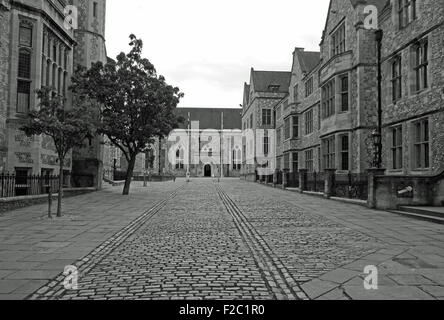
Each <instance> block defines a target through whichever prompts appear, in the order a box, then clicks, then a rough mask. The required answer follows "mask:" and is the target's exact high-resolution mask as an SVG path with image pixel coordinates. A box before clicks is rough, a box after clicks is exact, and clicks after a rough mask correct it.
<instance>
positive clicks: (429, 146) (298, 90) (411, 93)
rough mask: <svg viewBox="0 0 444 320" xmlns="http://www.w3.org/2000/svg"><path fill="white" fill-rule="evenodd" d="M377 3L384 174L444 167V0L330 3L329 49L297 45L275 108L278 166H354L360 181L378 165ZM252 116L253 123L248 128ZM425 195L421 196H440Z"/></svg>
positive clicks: (428, 173) (325, 40)
mask: <svg viewBox="0 0 444 320" xmlns="http://www.w3.org/2000/svg"><path fill="white" fill-rule="evenodd" d="M375 8H376V16H374V19H373V21H372V22H373V23H374V22H375V21H376V22H377V23H378V25H377V26H376V28H380V29H381V30H382V31H383V38H382V82H381V85H382V109H383V114H382V133H383V137H382V144H383V163H382V166H383V168H384V169H385V170H386V171H385V174H386V176H389V177H396V179H399V178H402V177H405V178H409V177H423V178H426V177H437V176H438V175H439V174H442V173H443V171H444V147H443V146H444V126H443V123H444V122H443V120H444V118H443V117H444V110H443V105H444V103H443V99H444V72H443V70H444V67H443V66H444V64H443V62H444V26H443V25H444V5H443V3H442V1H440V0H424V1H414V0H396V1H395V0H391V1H389V0H331V1H330V5H329V9H328V15H327V19H326V23H325V29H324V32H323V34H322V40H321V43H320V53H316V52H305V51H304V50H303V49H300V48H296V49H295V52H294V54H293V66H292V71H291V80H290V84H289V86H288V87H284V88H282V96H280V97H279V99H278V100H277V102H275V104H274V105H273V107H272V108H274V110H275V112H274V116H273V118H274V120H273V122H274V128H275V129H276V140H277V143H276V159H277V168H278V169H288V170H289V171H290V172H295V171H297V170H298V169H299V170H300V169H305V170H307V171H308V172H325V171H326V170H327V169H334V170H335V172H336V177H337V178H338V176H339V177H340V176H341V175H342V176H343V177H347V176H351V175H350V173H351V174H354V175H353V176H355V175H356V176H357V177H358V178H357V179H361V177H365V176H366V174H365V173H366V172H367V169H369V168H372V167H373V166H374V164H375V162H374V160H375V145H374V141H373V139H372V138H373V137H372V133H373V132H374V130H375V129H376V128H377V124H378V113H377V109H378V90H377V88H378V78H377V70H378V61H377V41H376V30H375V29H371V28H369V25H368V18H369V12H370V11H373V12H375V11H374V9H375ZM369 9H370V11H369ZM373 27H374V25H373ZM252 74H254V72H253V71H252ZM252 78H253V77H252ZM251 87H252V86H250V87H249V86H247V85H246V86H245V88H244V105H247V106H250V104H251V100H249V97H250V96H249V95H248V94H246V93H245V92H254V89H252V88H251ZM244 109H245V108H244ZM246 110H247V111H248V110H249V109H248V107H247V108H246ZM245 113H246V111H245V110H244V114H245ZM248 116H249V114H248V115H245V116H244V119H245V120H244V123H246V124H247V125H246V126H245V125H244V129H245V128H248V127H249V126H248V124H249V122H248ZM254 125H255V123H254V124H253V127H254ZM255 167H256V168H257V165H256V166H255ZM253 169H254V168H253ZM251 170H252V169H251V168H250V169H249V171H250V172H251ZM363 179H365V178H363ZM431 179H432V180H433V179H434V178H431ZM404 180H405V179H404ZM424 181H425V180H424ZM406 183H407V184H412V183H413V182H410V180H408V179H407V180H405V181H404V182H402V183H400V184H399V186H397V187H396V188H401V189H400V190H402V185H404V187H405V186H406ZM435 193H436V192H435ZM418 197H419V195H417V196H416V197H415V198H414V200H413V202H412V203H414V202H415V201H416V202H417V203H424V202H428V203H431V202H432V200H431V198H430V199H426V200H424V199H422V198H421V199H419V198H418ZM423 198H424V197H423ZM441 198H442V196H441ZM434 202H435V203H436V201H434ZM406 203H407V202H406Z"/></svg>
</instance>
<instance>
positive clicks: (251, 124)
mask: <svg viewBox="0 0 444 320" xmlns="http://www.w3.org/2000/svg"><path fill="white" fill-rule="evenodd" d="M253 128H254V127H253V114H251V115H250V129H253Z"/></svg>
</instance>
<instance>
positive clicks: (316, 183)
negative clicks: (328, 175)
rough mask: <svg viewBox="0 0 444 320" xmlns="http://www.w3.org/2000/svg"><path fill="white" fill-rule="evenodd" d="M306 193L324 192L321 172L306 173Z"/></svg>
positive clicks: (323, 175)
mask: <svg viewBox="0 0 444 320" xmlns="http://www.w3.org/2000/svg"><path fill="white" fill-rule="evenodd" d="M307 191H312V192H324V191H325V174H324V173H323V172H308V173H307Z"/></svg>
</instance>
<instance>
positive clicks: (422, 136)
mask: <svg viewBox="0 0 444 320" xmlns="http://www.w3.org/2000/svg"><path fill="white" fill-rule="evenodd" d="M414 135H415V137H414V153H415V156H414V159H415V169H427V168H429V167H430V142H429V121H428V120H427V119H426V120H421V121H418V122H416V123H415V124H414Z"/></svg>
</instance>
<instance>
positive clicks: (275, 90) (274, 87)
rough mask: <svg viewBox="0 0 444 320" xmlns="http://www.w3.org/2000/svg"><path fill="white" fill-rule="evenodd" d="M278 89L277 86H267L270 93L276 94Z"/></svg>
mask: <svg viewBox="0 0 444 320" xmlns="http://www.w3.org/2000/svg"><path fill="white" fill-rule="evenodd" d="M280 87H281V86H279V85H270V86H268V90H269V91H271V92H278V91H279V88H280Z"/></svg>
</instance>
